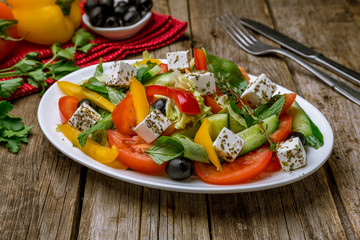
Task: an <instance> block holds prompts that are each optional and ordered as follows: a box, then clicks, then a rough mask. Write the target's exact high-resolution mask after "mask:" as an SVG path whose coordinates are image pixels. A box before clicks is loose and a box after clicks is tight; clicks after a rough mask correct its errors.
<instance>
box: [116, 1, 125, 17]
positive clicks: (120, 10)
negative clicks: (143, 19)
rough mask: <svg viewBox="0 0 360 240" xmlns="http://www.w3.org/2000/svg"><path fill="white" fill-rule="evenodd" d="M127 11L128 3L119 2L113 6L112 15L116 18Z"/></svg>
mask: <svg viewBox="0 0 360 240" xmlns="http://www.w3.org/2000/svg"><path fill="white" fill-rule="evenodd" d="M127 11H128V5H127V3H126V2H119V3H118V4H117V5H116V6H115V8H114V15H115V16H116V17H118V18H122V17H123V16H124V14H125V13H126V12H127Z"/></svg>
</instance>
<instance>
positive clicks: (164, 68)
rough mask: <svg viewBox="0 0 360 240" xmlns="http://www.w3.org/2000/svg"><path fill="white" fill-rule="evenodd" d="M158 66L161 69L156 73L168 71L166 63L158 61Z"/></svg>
mask: <svg viewBox="0 0 360 240" xmlns="http://www.w3.org/2000/svg"><path fill="white" fill-rule="evenodd" d="M159 67H160V68H161V71H160V72H159V73H158V74H160V73H167V72H168V71H169V70H168V65H167V64H166V63H160V65H159Z"/></svg>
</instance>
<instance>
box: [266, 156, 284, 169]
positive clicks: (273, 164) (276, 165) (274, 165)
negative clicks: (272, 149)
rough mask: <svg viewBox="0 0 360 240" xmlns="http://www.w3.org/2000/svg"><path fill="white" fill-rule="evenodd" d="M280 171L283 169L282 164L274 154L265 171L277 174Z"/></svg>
mask: <svg viewBox="0 0 360 240" xmlns="http://www.w3.org/2000/svg"><path fill="white" fill-rule="evenodd" d="M280 169H281V164H280V161H279V158H278V157H277V156H276V154H273V155H272V157H271V160H270V162H269V164H268V165H267V167H266V169H265V171H267V172H276V171H279V170H280Z"/></svg>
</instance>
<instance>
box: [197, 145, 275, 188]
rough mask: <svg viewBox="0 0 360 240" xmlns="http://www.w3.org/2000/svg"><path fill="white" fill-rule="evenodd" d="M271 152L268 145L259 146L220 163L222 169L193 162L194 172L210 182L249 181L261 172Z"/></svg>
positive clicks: (233, 182)
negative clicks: (227, 161)
mask: <svg viewBox="0 0 360 240" xmlns="http://www.w3.org/2000/svg"><path fill="white" fill-rule="evenodd" d="M272 154H273V152H271V151H269V148H268V147H264V146H263V147H260V148H257V149H255V150H254V151H252V152H250V153H248V154H246V155H244V156H242V157H240V158H238V159H236V160H235V161H234V162H231V163H224V164H222V167H223V170H222V171H218V170H217V169H216V167H214V166H213V165H210V164H207V163H200V162H194V169H195V172H196V174H197V175H198V176H199V177H200V178H201V179H202V180H203V181H204V182H207V183H211V184H220V185H225V184H237V183H242V182H246V181H249V180H251V179H253V178H255V177H256V176H258V175H259V174H260V173H262V172H263V171H264V170H265V168H266V166H267V165H268V164H269V161H270V159H271V156H272Z"/></svg>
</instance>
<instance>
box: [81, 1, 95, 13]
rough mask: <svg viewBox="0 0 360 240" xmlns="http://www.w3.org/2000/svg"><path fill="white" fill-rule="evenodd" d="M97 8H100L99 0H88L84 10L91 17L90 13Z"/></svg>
mask: <svg viewBox="0 0 360 240" xmlns="http://www.w3.org/2000/svg"><path fill="white" fill-rule="evenodd" d="M96 6H98V1H97V0H87V1H86V3H85V5H84V10H85V12H86V13H87V14H88V15H89V14H90V11H91V10H92V9H93V8H94V7H96Z"/></svg>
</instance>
